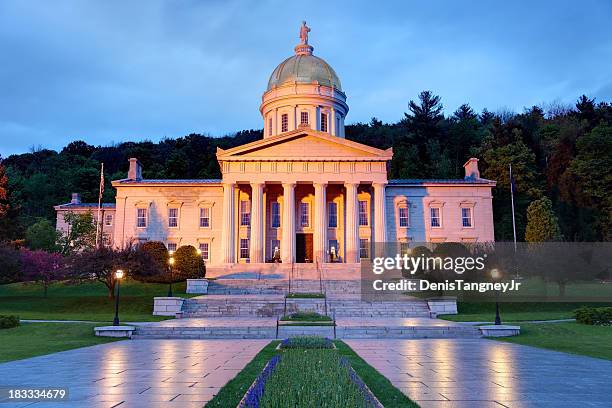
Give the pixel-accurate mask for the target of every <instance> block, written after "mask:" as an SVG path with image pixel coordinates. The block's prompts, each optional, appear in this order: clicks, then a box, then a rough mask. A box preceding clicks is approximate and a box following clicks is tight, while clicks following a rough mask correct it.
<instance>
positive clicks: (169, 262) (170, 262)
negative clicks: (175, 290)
mask: <svg viewBox="0 0 612 408" xmlns="http://www.w3.org/2000/svg"><path fill="white" fill-rule="evenodd" d="M172 253H173V251H170V255H172ZM168 265H169V269H170V285H169V286H168V297H172V267H173V266H174V258H173V257H172V256H170V259H168Z"/></svg>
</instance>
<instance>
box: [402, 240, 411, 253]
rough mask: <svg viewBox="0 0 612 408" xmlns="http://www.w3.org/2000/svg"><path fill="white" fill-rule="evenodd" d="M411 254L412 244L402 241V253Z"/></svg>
mask: <svg viewBox="0 0 612 408" xmlns="http://www.w3.org/2000/svg"><path fill="white" fill-rule="evenodd" d="M408 254H410V246H409V244H408V242H400V255H402V256H404V255H408Z"/></svg>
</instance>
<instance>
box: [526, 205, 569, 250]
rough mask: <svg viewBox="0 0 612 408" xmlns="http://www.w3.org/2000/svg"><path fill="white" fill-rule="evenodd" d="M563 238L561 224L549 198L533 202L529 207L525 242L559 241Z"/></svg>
mask: <svg viewBox="0 0 612 408" xmlns="http://www.w3.org/2000/svg"><path fill="white" fill-rule="evenodd" d="M560 238H561V234H560V232H559V223H558V221H557V217H556V216H555V213H554V212H553V208H552V202H551V201H550V199H549V198H548V197H543V198H541V199H539V200H535V201H532V202H531V204H529V207H527V229H526V231H525V241H527V242H546V241H558V240H559V239H560Z"/></svg>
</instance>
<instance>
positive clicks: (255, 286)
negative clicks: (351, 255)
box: [208, 278, 361, 295]
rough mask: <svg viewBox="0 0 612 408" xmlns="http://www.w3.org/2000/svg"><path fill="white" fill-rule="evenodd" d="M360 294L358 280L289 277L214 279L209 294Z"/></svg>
mask: <svg viewBox="0 0 612 408" xmlns="http://www.w3.org/2000/svg"><path fill="white" fill-rule="evenodd" d="M321 288H323V292H325V293H328V294H336V293H337V294H359V293H360V290H361V282H360V281H358V280H324V281H323V282H320V281H319V280H312V279H308V280H292V281H291V283H290V282H289V280H288V279H265V278H264V279H214V280H210V281H209V285H208V294H211V295H224V294H226V295H231V294H285V293H288V292H289V291H291V292H303V293H320V292H321Z"/></svg>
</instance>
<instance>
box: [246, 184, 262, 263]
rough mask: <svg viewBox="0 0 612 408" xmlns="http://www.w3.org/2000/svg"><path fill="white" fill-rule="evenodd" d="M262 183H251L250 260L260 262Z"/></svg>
mask: <svg viewBox="0 0 612 408" xmlns="http://www.w3.org/2000/svg"><path fill="white" fill-rule="evenodd" d="M263 187H264V184H263V183H251V242H250V244H249V246H250V254H249V258H250V262H251V263H262V262H263V261H264V258H263Z"/></svg>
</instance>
